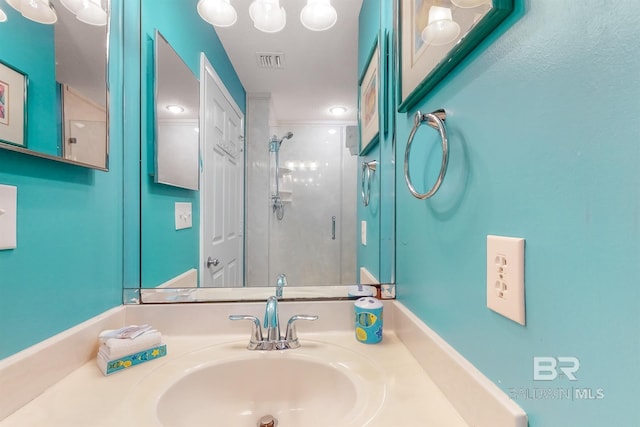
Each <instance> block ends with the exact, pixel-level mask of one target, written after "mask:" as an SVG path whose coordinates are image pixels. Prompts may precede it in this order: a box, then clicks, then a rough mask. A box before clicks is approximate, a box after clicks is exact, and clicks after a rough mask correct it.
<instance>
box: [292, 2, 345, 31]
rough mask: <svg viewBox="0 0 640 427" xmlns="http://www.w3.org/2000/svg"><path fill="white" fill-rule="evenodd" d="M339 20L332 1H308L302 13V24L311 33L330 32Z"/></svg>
mask: <svg viewBox="0 0 640 427" xmlns="http://www.w3.org/2000/svg"><path fill="white" fill-rule="evenodd" d="M337 20H338V13H337V12H336V9H335V8H334V7H333V6H331V1H330V0H307V5H306V6H305V7H303V8H302V12H300V22H302V25H304V26H305V27H306V28H308V29H309V30H311V31H324V30H328V29H329V28H331V27H333V26H334V25H335V23H336V21H337Z"/></svg>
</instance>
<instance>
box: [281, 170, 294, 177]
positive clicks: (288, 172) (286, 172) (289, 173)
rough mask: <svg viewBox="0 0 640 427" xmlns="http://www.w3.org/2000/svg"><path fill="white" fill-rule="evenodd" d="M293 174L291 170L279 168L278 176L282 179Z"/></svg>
mask: <svg viewBox="0 0 640 427" xmlns="http://www.w3.org/2000/svg"><path fill="white" fill-rule="evenodd" d="M291 172H293V171H292V170H291V169H289V168H278V176H279V177H280V178H282V177H285V176H287V175H291Z"/></svg>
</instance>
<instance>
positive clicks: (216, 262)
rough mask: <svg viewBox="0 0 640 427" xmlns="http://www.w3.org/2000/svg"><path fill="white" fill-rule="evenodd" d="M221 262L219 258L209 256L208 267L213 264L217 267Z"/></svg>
mask: <svg viewBox="0 0 640 427" xmlns="http://www.w3.org/2000/svg"><path fill="white" fill-rule="evenodd" d="M219 264H220V260H219V259H218V258H211V257H209V258H207V268H210V267H211V266H214V267H217V266H218V265H219Z"/></svg>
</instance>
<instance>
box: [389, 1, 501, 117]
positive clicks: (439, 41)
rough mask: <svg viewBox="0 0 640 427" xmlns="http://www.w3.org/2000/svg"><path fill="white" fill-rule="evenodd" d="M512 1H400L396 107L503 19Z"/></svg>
mask: <svg viewBox="0 0 640 427" xmlns="http://www.w3.org/2000/svg"><path fill="white" fill-rule="evenodd" d="M512 3H513V2H512V0H450V1H444V2H443V1H441V0H424V1H416V0H400V5H401V7H400V10H399V16H398V22H397V23H396V25H397V26H398V29H399V34H398V36H399V39H398V42H399V45H400V49H399V51H400V61H399V65H400V70H399V72H400V74H401V76H400V77H401V78H400V80H401V88H400V106H399V108H398V111H400V112H406V111H408V110H409V109H410V108H412V107H413V106H414V105H415V104H416V103H417V102H418V101H420V100H421V99H423V98H424V95H425V94H427V93H428V92H429V91H430V90H431V89H432V88H433V87H434V86H435V85H436V84H437V83H438V82H439V81H440V80H441V79H442V78H443V77H444V76H445V75H447V73H448V72H449V71H451V70H452V69H453V67H455V66H456V64H457V63H459V62H460V61H461V60H462V58H464V56H465V55H467V54H468V53H469V52H471V50H472V49H473V48H474V47H475V46H476V45H477V44H478V43H479V42H480V40H482V39H483V38H484V37H485V36H486V35H487V34H488V33H489V32H490V31H491V30H493V28H494V27H495V26H496V25H497V24H498V23H500V21H502V19H504V18H505V17H506V16H507V15H508V13H509V12H510V10H511V8H512V7H513V4H512Z"/></svg>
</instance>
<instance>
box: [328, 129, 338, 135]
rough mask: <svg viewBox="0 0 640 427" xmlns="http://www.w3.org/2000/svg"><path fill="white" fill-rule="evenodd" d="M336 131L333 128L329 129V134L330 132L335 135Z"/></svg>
mask: <svg viewBox="0 0 640 427" xmlns="http://www.w3.org/2000/svg"><path fill="white" fill-rule="evenodd" d="M336 132H337V130H335V129H329V134H331V135H335V134H336Z"/></svg>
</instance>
